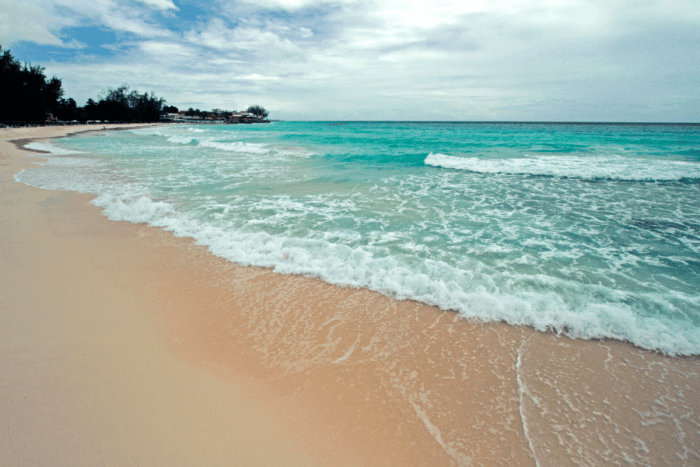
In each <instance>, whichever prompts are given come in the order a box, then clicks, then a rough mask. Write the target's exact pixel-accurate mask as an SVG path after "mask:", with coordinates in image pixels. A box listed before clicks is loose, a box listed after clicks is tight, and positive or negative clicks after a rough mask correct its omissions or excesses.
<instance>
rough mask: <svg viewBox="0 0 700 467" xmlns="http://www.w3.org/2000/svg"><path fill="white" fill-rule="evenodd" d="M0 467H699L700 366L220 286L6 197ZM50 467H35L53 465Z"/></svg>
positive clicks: (336, 297) (35, 134)
mask: <svg viewBox="0 0 700 467" xmlns="http://www.w3.org/2000/svg"><path fill="white" fill-rule="evenodd" d="M66 131H71V132H72V131H76V128H65V127H63V128H39V129H17V130H9V129H7V130H0V135H1V136H2V139H1V142H0V145H1V146H0V154H1V155H2V156H1V157H2V159H1V160H0V164H2V169H1V170H2V180H3V183H2V195H1V196H0V213H1V216H0V252H1V253H0V284H2V286H1V288H0V465H33V464H36V465H69V464H70V465H94V464H95V463H97V461H98V460H99V462H102V463H104V464H105V465H328V466H352V465H377V466H385V465H396V466H407V465H415V466H424V465H426V466H427V465H430V466H433V465H445V466H448V465H485V466H490V465H511V466H512V465H518V466H520V465H525V466H526V465H540V466H546V465H557V466H566V465H698V463H700V414H699V413H698V410H699V409H700V363H699V362H698V359H697V358H669V357H664V356H661V355H657V354H654V353H652V352H647V351H642V350H639V349H635V348H634V347H632V346H630V345H628V344H625V343H621V342H592V341H573V340H571V339H568V338H566V337H558V336H555V335H551V334H542V333H538V332H534V331H532V330H530V329H528V328H521V327H514V326H509V325H506V324H502V323H479V322H471V321H469V320H466V319H464V318H461V317H459V316H458V315H457V314H455V313H452V312H446V311H441V310H438V309H436V308H434V307H430V306H427V305H424V304H420V303H416V302H411V301H397V300H394V299H392V298H389V297H386V296H383V295H381V294H378V293H376V292H371V291H368V290H362V289H351V288H342V287H337V286H332V285H329V284H326V283H323V282H321V281H318V280H315V279H311V278H306V277H301V276H288V275H280V274H275V273H273V272H271V271H270V270H267V269H261V268H251V267H244V266H240V265H236V264H232V263H230V262H228V261H226V260H223V259H221V258H217V257H215V256H213V255H211V254H210V253H209V252H208V251H207V250H206V249H205V248H204V247H202V246H198V245H195V244H193V242H192V241H191V240H189V239H183V238H176V237H174V236H173V235H172V234H170V233H168V232H165V231H163V230H161V229H156V228H151V227H147V226H145V225H135V224H128V223H121V222H112V221H109V220H107V219H106V218H104V217H103V216H101V215H100V210H99V209H98V208H96V207H94V206H92V205H90V204H87V203H88V201H89V200H90V197H89V196H87V195H79V194H75V193H63V192H54V191H48V190H39V189H34V188H31V187H28V186H25V185H22V184H18V183H15V182H14V181H13V178H12V176H13V175H14V174H15V173H17V172H19V171H20V170H21V169H22V168H26V167H29V166H30V165H31V162H36V161H39V160H41V159H40V158H37V157H33V158H28V157H26V155H27V154H28V153H27V152H23V151H18V150H16V149H15V147H14V145H12V144H11V143H10V142H9V141H10V140H16V139H22V138H30V139H31V138H40V137H48V136H56V135H58V134H60V133H61V132H66ZM49 460H50V462H47V461H49Z"/></svg>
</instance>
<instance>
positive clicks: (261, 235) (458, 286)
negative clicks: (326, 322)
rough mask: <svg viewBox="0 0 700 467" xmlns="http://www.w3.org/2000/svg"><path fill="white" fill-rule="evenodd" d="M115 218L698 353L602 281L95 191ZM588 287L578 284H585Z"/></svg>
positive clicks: (374, 285)
mask: <svg viewBox="0 0 700 467" xmlns="http://www.w3.org/2000/svg"><path fill="white" fill-rule="evenodd" d="M93 203H94V204H96V205H97V206H101V207H103V208H104V213H105V214H106V215H107V216H108V217H109V218H110V219H113V220H124V221H129V222H147V223H149V224H151V225H154V226H158V227H163V228H165V229H166V230H169V231H172V232H173V233H174V234H175V235H177V236H182V237H192V238H194V239H195V240H196V241H197V242H198V243H200V244H204V245H207V246H208V247H209V248H210V250H211V251H212V252H213V253H214V254H216V255H218V256H221V257H223V258H226V259H229V260H231V261H234V262H238V263H242V264H248V265H254V266H263V267H271V268H273V269H274V270H275V271H277V272H280V273H289V274H304V275H310V276H314V277H318V278H321V279H323V280H325V281H327V282H330V283H333V284H341V285H349V286H356V287H366V288H370V289H372V290H377V291H380V292H383V293H388V294H390V295H393V296H396V297H397V298H399V299H405V298H410V299H415V300H419V301H422V302H425V303H428V304H433V305H437V306H439V307H441V308H443V309H450V310H456V311H458V312H460V313H462V314H463V315H465V316H469V317H472V318H478V319H483V320H487V321H501V320H503V321H506V322H509V323H511V324H516V325H529V326H533V327H534V328H535V329H537V330H540V331H546V330H550V329H556V330H559V331H562V332H565V333H567V334H568V335H570V336H572V337H579V338H586V339H590V338H601V337H608V338H614V339H622V340H629V341H631V342H632V343H634V344H636V345H640V346H642V347H645V348H652V349H658V350H661V351H663V352H665V353H668V354H690V353H697V351H698V349H700V330H698V329H697V328H693V327H692V326H686V325H685V323H682V322H679V321H677V320H675V321H674V320H672V319H666V318H663V317H658V318H656V317H645V316H640V315H639V314H637V313H635V312H634V311H633V310H632V309H631V308H630V307H629V306H628V305H625V304H624V303H622V302H620V301H614V300H610V295H611V294H613V293H614V291H611V290H608V289H606V288H605V287H603V286H600V285H588V286H584V285H582V284H576V283H572V282H569V281H566V280H563V279H558V278H554V277H550V276H536V277H534V278H533V277H530V276H527V277H525V276H523V277H519V276H517V275H511V277H510V278H509V279H508V278H504V277H500V276H503V275H504V274H500V275H499V274H498V273H494V271H493V270H490V269H489V268H486V267H485V266H484V265H483V264H481V263H479V262H473V264H471V265H470V266H469V267H468V268H466V269H458V268H455V267H453V266H450V265H448V264H446V263H444V262H442V261H432V260H427V261H422V262H419V263H416V261H414V260H415V258H413V257H412V256H407V257H406V259H404V258H403V257H402V255H394V256H384V255H382V254H381V253H382V251H383V250H381V249H379V248H373V247H371V246H358V247H354V248H352V247H349V246H347V245H343V244H338V243H330V242H328V241H325V240H321V239H308V238H293V237H288V236H285V235H270V234H267V233H265V232H254V231H250V230H246V231H243V230H238V229H231V228H221V227H217V226H214V225H212V224H209V223H206V222H202V221H199V220H197V219H192V218H189V217H188V216H187V215H185V214H181V213H178V212H177V211H176V210H175V208H174V206H173V205H172V204H170V203H167V202H163V201H154V200H152V199H150V198H149V197H147V196H143V195H141V196H138V195H136V196H134V195H120V196H115V195H110V194H103V195H101V196H99V197H97V198H96V199H95V200H94V201H93ZM520 280H527V281H529V282H530V283H534V284H539V285H538V287H537V288H536V289H534V288H530V289H527V288H525V287H523V288H521V289H520V290H517V291H510V292H507V291H502V290H500V286H498V285H497V284H504V283H506V282H507V281H510V282H517V281H520ZM584 288H585V289H586V290H583V289H584ZM567 289H568V290H578V289H580V290H578V292H577V295H579V296H581V297H587V296H594V295H598V296H604V297H606V299H605V300H603V301H595V300H593V299H588V301H585V300H583V299H581V300H579V301H578V302H577V303H570V302H567V301H565V300H564V297H562V295H560V294H559V293H557V292H554V290H567Z"/></svg>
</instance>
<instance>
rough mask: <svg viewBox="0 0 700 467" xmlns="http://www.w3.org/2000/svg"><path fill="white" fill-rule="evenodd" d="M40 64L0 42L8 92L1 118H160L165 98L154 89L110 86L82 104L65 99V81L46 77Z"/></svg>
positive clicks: (0, 67)
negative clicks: (19, 56) (141, 90)
mask: <svg viewBox="0 0 700 467" xmlns="http://www.w3.org/2000/svg"><path fill="white" fill-rule="evenodd" d="M44 70H45V69H44V68H43V67H41V66H38V65H37V66H32V65H31V64H29V63H26V62H25V63H24V64H21V63H20V62H19V61H18V60H17V59H15V58H14V57H13V56H12V54H11V53H10V51H9V50H4V51H3V49H2V46H0V83H1V84H0V86H1V88H0V89H2V91H3V92H4V94H5V96H4V97H5V98H4V99H3V100H4V103H3V105H2V106H0V121H1V122H3V123H10V122H18V123H19V122H22V123H28V122H42V123H43V122H51V121H56V120H63V121H71V120H78V121H81V122H85V121H87V120H110V121H119V122H154V121H158V120H159V119H160V115H161V113H162V111H163V104H164V103H165V99H163V98H160V97H157V96H156V95H155V94H153V93H150V94H148V93H143V94H140V93H139V92H138V91H130V90H129V87H128V86H120V87H118V88H117V89H108V90H107V91H106V92H104V93H102V95H101V98H99V100H98V101H94V100H93V99H89V100H88V101H87V104H85V106H83V107H79V106H78V105H77V104H76V102H75V100H74V99H73V98H68V99H65V98H64V97H63V96H64V94H65V93H64V90H63V83H62V82H61V80H60V79H58V78H57V77H55V76H54V77H52V78H50V79H49V78H47V77H46V75H45V74H44Z"/></svg>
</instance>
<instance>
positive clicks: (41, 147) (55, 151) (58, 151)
mask: <svg viewBox="0 0 700 467" xmlns="http://www.w3.org/2000/svg"><path fill="white" fill-rule="evenodd" d="M24 147H25V148H27V149H33V150H35V151H43V152H48V153H50V154H51V155H52V156H68V155H70V154H82V153H81V152H80V151H73V150H70V149H63V148H59V147H58V146H54V145H53V144H52V143H51V142H48V141H47V142H44V143H28V144H25V145H24Z"/></svg>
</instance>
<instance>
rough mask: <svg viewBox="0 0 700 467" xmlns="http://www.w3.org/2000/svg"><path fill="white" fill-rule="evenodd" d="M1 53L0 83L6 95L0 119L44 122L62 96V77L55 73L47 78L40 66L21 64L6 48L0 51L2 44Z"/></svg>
mask: <svg viewBox="0 0 700 467" xmlns="http://www.w3.org/2000/svg"><path fill="white" fill-rule="evenodd" d="M0 52H2V55H0V83H2V91H3V92H4V94H5V95H4V96H3V105H2V106H0V121H3V122H9V121H23V122H30V121H31V122H43V121H45V120H46V118H47V117H48V116H49V114H55V113H58V112H59V110H60V108H61V105H62V102H61V97H62V96H63V88H62V83H61V80H60V79H58V78H56V77H55V76H54V77H53V78H51V79H50V80H47V79H46V76H45V75H44V68H43V67H40V66H38V65H37V66H32V65H31V64H29V63H25V64H24V65H21V64H20V63H19V61H18V60H16V59H15V58H14V57H13V56H12V54H11V53H10V51H9V50H5V51H4V52H3V49H2V46H0Z"/></svg>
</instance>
